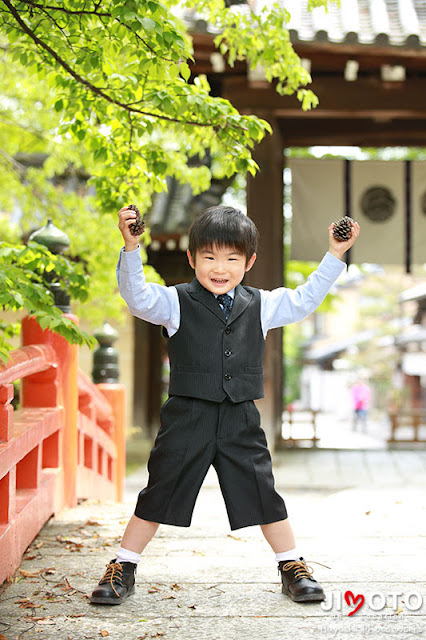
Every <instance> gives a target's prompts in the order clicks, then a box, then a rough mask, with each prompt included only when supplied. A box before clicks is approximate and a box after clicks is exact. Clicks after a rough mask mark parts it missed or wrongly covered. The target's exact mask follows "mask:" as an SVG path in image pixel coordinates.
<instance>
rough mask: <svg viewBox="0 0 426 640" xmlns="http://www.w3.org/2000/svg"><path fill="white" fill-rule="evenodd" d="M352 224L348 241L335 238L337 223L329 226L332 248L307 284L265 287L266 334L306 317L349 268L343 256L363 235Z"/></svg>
mask: <svg viewBox="0 0 426 640" xmlns="http://www.w3.org/2000/svg"><path fill="white" fill-rule="evenodd" d="M351 226H352V232H351V237H350V238H349V240H346V241H345V242H339V241H338V240H336V238H334V236H333V229H334V223H333V224H331V225H330V226H329V228H328V239H329V247H328V252H327V254H326V255H325V256H324V258H323V260H322V261H321V263H320V265H319V267H318V269H316V270H315V271H314V272H313V273H311V275H310V276H309V278H308V280H307V282H306V283H305V284H303V285H300V286H299V287H297V288H296V289H287V288H285V287H280V288H278V289H274V290H273V291H261V301H262V311H261V320H262V329H263V333H264V335H265V336H266V333H267V332H268V331H269V329H275V328H277V327H283V326H285V325H286V324H290V323H291V322H297V321H299V320H303V319H304V318H306V317H307V316H308V315H309V314H311V313H312V312H313V311H315V309H317V308H318V307H319V305H320V304H321V302H322V301H323V300H324V298H325V296H326V295H327V293H328V292H329V290H330V288H331V287H332V285H333V284H334V282H335V281H336V280H337V278H338V277H339V275H340V274H341V273H342V271H343V270H344V269H345V263H344V262H342V260H341V258H342V256H343V255H344V253H345V252H346V251H347V250H348V249H349V248H350V247H351V246H352V245H353V244H354V242H355V240H356V239H357V238H358V236H359V231H360V229H359V225H358V224H357V223H356V222H354V223H352V224H351Z"/></svg>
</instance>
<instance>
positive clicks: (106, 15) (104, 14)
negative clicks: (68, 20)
mask: <svg viewBox="0 0 426 640" xmlns="http://www.w3.org/2000/svg"><path fill="white" fill-rule="evenodd" d="M21 2H24V3H25V4H27V5H28V6H30V7H33V8H34V9H44V10H46V9H50V10H51V11H62V13H67V14H68V15H70V16H72V15H77V16H79V15H83V14H84V15H89V16H91V15H95V16H100V17H102V18H111V14H110V13H108V12H103V11H98V8H99V6H100V3H98V4H97V5H96V8H95V10H94V11H88V10H86V9H80V10H78V11H73V10H72V9H66V8H65V7H58V6H52V5H43V4H38V3H37V2H32V1H31V0H21Z"/></svg>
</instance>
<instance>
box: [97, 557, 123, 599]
mask: <svg viewBox="0 0 426 640" xmlns="http://www.w3.org/2000/svg"><path fill="white" fill-rule="evenodd" d="M106 567H107V570H106V571H105V575H104V576H103V578H102V580H101V581H100V582H99V584H105V583H106V582H109V584H110V585H111V587H112V590H113V591H114V593H115V595H116V596H117V597H118V598H121V596H120V594H119V593H118V592H117V590H116V588H115V587H114V584H113V580H116V581H117V582H118V583H119V584H121V585H122V584H123V567H122V566H121V564H120V563H119V562H110V563H109V564H107V565H106Z"/></svg>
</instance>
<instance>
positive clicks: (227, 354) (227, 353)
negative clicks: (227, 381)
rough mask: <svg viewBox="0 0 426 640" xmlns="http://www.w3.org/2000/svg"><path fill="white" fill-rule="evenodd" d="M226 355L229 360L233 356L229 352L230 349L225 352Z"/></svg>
mask: <svg viewBox="0 0 426 640" xmlns="http://www.w3.org/2000/svg"><path fill="white" fill-rule="evenodd" d="M225 355H226V357H227V358H229V356H232V351H229V349H227V350H226V351H225Z"/></svg>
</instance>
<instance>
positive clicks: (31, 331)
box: [22, 313, 78, 507]
mask: <svg viewBox="0 0 426 640" xmlns="http://www.w3.org/2000/svg"><path fill="white" fill-rule="evenodd" d="M64 315H65V316H66V317H67V318H70V319H71V320H73V321H74V322H76V323H77V322H78V318H77V316H75V315H73V314H70V313H66V314H64ZM22 344H23V345H24V346H26V345H31V344H48V345H50V346H52V347H53V349H54V350H55V352H56V355H57V361H58V367H57V370H56V371H55V370H53V369H49V370H47V371H45V372H41V373H38V374H34V375H31V376H28V377H26V378H23V380H22V406H23V407H52V406H57V405H58V404H62V405H63V407H64V412H65V416H64V430H63V438H62V447H63V456H62V459H63V468H64V494H65V495H64V503H65V504H66V505H67V506H70V507H71V506H74V505H75V504H76V503H77V494H76V478H77V412H78V386H77V375H78V345H76V344H70V343H69V342H67V341H66V340H65V338H63V337H62V336H60V335H59V334H57V333H54V332H53V331H49V330H48V329H45V330H43V329H42V328H41V327H40V325H39V324H38V322H37V321H36V320H35V319H34V318H33V317H30V316H27V317H26V318H24V319H23V320H22Z"/></svg>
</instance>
